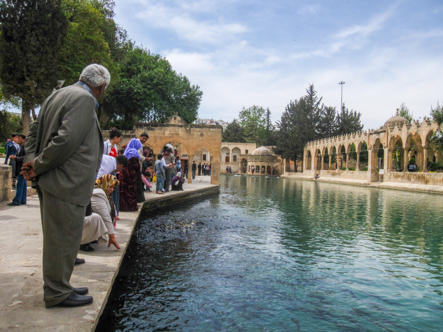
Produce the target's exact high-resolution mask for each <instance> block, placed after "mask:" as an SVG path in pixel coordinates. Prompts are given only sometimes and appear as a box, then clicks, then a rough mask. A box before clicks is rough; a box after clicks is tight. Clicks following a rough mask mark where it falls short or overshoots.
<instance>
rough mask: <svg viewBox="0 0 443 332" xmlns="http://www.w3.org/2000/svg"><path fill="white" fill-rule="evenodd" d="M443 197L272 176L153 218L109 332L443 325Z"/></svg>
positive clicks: (135, 248) (115, 297) (124, 278)
mask: <svg viewBox="0 0 443 332" xmlns="http://www.w3.org/2000/svg"><path fill="white" fill-rule="evenodd" d="M442 201H443V199H442V197H441V196H438V195H430V194H421V193H410V192H403V191H391V190H379V189H370V188H365V187H354V186H345V185H335V184H326V183H317V182H309V181H294V180H285V179H278V178H263V177H241V176H225V177H221V193H220V195H219V196H215V197H212V198H209V199H207V200H205V201H199V202H196V203H195V204H192V205H186V206H182V207H180V208H176V209H173V210H171V211H167V212H162V213H158V214H155V215H152V216H146V218H145V220H143V221H142V222H141V223H140V225H139V227H138V228H137V230H136V231H135V233H134V237H133V239H132V241H131V246H130V248H129V249H128V253H127V255H126V257H125V260H124V262H123V265H122V268H121V271H120V273H119V275H118V277H117V279H116V281H115V285H114V288H113V291H112V294H111V296H110V300H109V302H108V306H107V308H106V309H105V311H104V314H103V316H102V319H101V321H100V324H99V327H98V329H97V330H98V331H112V330H115V331H136V330H145V331H151V330H161V331H168V330H178V331H298V330H300V331H381V330H387V331H417V330H420V331H440V330H441V328H442V323H443V272H442V268H443V203H442Z"/></svg>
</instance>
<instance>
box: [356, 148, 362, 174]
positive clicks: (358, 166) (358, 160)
mask: <svg viewBox="0 0 443 332" xmlns="http://www.w3.org/2000/svg"><path fill="white" fill-rule="evenodd" d="M360 153H361V152H357V164H356V165H355V170H356V171H359V170H360Z"/></svg>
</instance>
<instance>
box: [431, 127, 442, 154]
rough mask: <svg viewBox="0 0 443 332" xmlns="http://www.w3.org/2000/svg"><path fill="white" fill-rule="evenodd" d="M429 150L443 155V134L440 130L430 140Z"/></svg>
mask: <svg viewBox="0 0 443 332" xmlns="http://www.w3.org/2000/svg"><path fill="white" fill-rule="evenodd" d="M429 148H430V149H431V151H434V152H438V151H439V152H442V153H443V132H442V131H441V130H440V129H439V130H437V132H435V133H433V134H432V136H431V138H430V139H429Z"/></svg>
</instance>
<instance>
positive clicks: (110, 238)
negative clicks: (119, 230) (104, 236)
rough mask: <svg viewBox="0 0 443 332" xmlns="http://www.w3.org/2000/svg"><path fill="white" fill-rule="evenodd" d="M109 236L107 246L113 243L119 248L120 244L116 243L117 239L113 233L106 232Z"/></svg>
mask: <svg viewBox="0 0 443 332" xmlns="http://www.w3.org/2000/svg"><path fill="white" fill-rule="evenodd" d="M108 236H109V242H108V248H109V247H110V246H111V244H113V245H114V246H115V247H116V248H117V249H120V246H119V245H118V243H117V240H116V239H115V234H108Z"/></svg>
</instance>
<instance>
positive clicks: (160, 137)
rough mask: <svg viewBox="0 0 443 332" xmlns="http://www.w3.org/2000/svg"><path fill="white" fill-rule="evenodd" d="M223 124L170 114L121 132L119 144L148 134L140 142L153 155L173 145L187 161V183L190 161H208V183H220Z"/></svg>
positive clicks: (105, 137)
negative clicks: (157, 121) (190, 120)
mask: <svg viewBox="0 0 443 332" xmlns="http://www.w3.org/2000/svg"><path fill="white" fill-rule="evenodd" d="M222 130H223V128H222V126H219V125H215V126H214V125H201V124H200V125H197V124H187V123H186V122H185V121H184V120H183V119H181V118H180V117H179V116H178V115H173V116H171V117H170V118H169V119H168V121H166V122H165V123H161V124H149V123H148V124H145V123H140V124H137V125H136V126H135V129H134V131H125V132H123V138H122V140H121V141H120V144H119V147H121V146H124V145H126V144H128V143H129V141H130V140H131V138H138V137H139V136H140V134H142V133H147V134H148V135H149V139H148V141H147V142H146V143H145V144H144V145H143V146H144V148H148V149H149V150H151V151H152V153H153V154H154V156H155V157H154V160H155V159H156V156H157V155H158V154H160V153H161V151H162V149H163V147H164V146H165V144H166V143H170V144H172V146H174V147H175V148H176V149H177V155H178V156H180V159H182V168H183V169H184V163H189V167H188V183H191V182H192V169H191V166H190V164H192V162H193V161H194V160H195V162H196V164H199V163H200V162H201V163H206V164H208V163H210V164H211V184H219V183H220V150H221V136H222ZM103 137H104V139H107V138H108V137H109V133H108V131H103Z"/></svg>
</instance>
